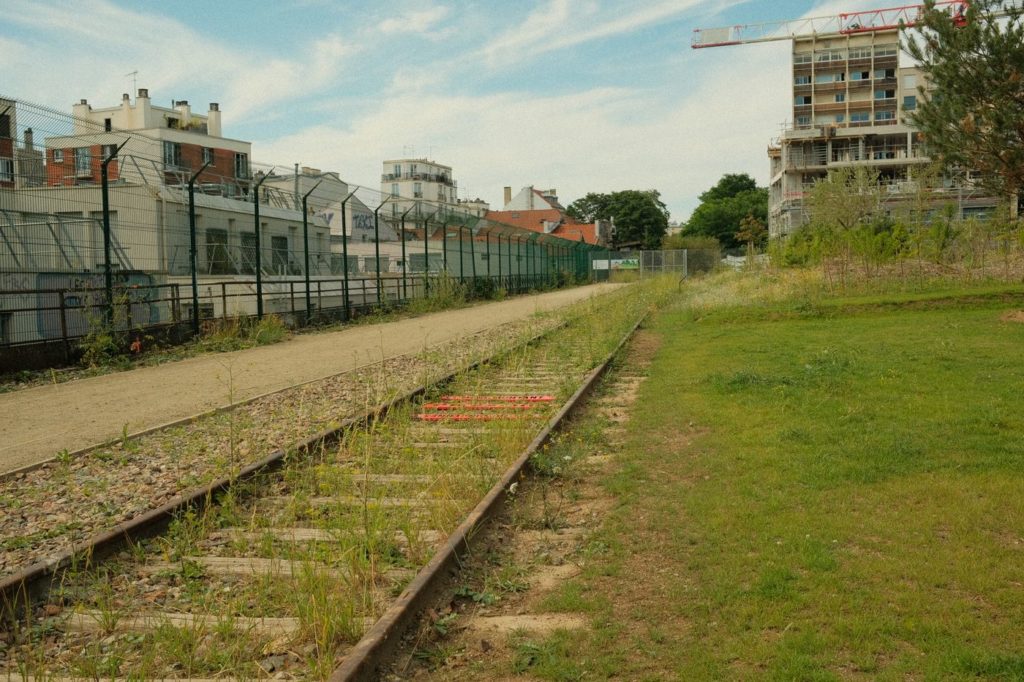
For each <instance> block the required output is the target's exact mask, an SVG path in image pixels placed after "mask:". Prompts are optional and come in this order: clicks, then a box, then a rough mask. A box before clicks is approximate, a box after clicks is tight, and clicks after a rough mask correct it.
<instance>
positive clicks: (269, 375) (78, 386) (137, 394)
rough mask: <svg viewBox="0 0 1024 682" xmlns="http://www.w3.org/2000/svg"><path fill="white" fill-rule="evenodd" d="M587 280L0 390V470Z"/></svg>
mask: <svg viewBox="0 0 1024 682" xmlns="http://www.w3.org/2000/svg"><path fill="white" fill-rule="evenodd" d="M617 286H618V285H608V284H604V285H591V286H586V287H577V288H573V289H567V290H563V291H555V292H551V293H546V294H539V295H536V296H527V297H519V298H514V299H511V300H508V301H501V302H497V303H487V304H483V305H477V306H473V307H469V308H463V309H460V310H451V311H445V312H441V313H432V314H429V315H423V316H420V317H414V318H410V319H405V320H399V321H396V322H388V323H384V324H375V325H365V326H364V325H359V326H353V327H349V328H346V329H343V330H341V331H337V332H330V333H324V334H307V335H300V336H296V337H294V338H292V339H290V340H288V341H286V342H284V343H280V344H275V345H272V346H264V347H262V348H253V349H249V350H244V351H237V352H234V353H218V354H213V355H205V356H201V357H197V358H191V359H188V360H183V361H181V362H176V363H170V364H166V365H159V366H155V367H144V368H140V369H136V370H132V371H128V372H120V373H116V374H108V375H105V376H99V377H91V378H88V379H82V380H79V381H71V382H67V383H64V384H56V385H51V386H38V387H35V388H29V389H25V390H23V391H15V392H12V393H7V394H2V395H0V474H2V473H5V472H8V471H12V470H14V469H17V468H20V467H24V466H28V465H30V464H35V463H38V462H40V461H43V460H46V459H48V458H50V457H53V456H54V455H55V454H56V453H58V452H60V451H61V450H65V449H66V450H68V451H71V452H74V451H76V450H80V449H82V448H85V447H89V446H92V445H95V444H97V443H101V442H106V441H109V440H111V439H113V438H117V437H120V436H121V435H122V433H123V432H125V431H127V432H128V433H134V432H138V431H142V430H144V429H148V428H151V427H154V426H158V425H160V424H166V423H168V422H171V421H175V420H178V419H182V418H185V417H188V416H191V415H194V414H197V413H201V412H205V411H207V410H210V409H213V408H216V407H219V406H223V405H228V404H231V403H234V402H239V401H243V400H246V399H248V398H252V397H255V396H258V395H263V394H265V393H269V392H271V391H276V390H280V389H283V388H287V387H289V386H294V385H295V384H299V383H302V382H306V381H312V380H315V379H319V378H322V377H326V376H330V375H333V374H338V373H340V372H348V371H351V370H354V369H357V368H359V367H362V366H365V365H368V364H370V363H375V362H380V361H382V360H386V359H389V358H395V357H398V356H401V355H406V354H409V353H417V352H421V351H423V350H425V349H428V348H433V347H436V346H438V345H441V344H444V343H448V342H452V341H455V340H457V339H460V338H464V337H466V336H469V335H471V334H475V333H478V332H481V331H484V330H486V329H491V328H493V327H496V326H498V325H502V324H505V323H509V322H513V321H517V320H523V319H526V318H529V316H530V315H532V314H533V313H535V312H539V311H549V310H555V309H558V308H561V307H564V306H566V305H570V304H572V303H575V302H577V301H580V300H583V299H586V298H590V297H592V296H595V295H600V294H603V293H606V292H608V291H611V290H612V289H614V288H617Z"/></svg>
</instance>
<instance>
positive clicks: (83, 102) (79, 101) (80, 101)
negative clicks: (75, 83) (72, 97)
mask: <svg viewBox="0 0 1024 682" xmlns="http://www.w3.org/2000/svg"><path fill="white" fill-rule="evenodd" d="M78 103H79V104H88V103H89V100H87V99H85V98H82V99H80V100H78Z"/></svg>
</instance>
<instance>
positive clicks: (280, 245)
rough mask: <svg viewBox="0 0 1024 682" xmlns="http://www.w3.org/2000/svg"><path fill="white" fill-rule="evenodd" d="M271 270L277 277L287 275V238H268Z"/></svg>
mask: <svg viewBox="0 0 1024 682" xmlns="http://www.w3.org/2000/svg"><path fill="white" fill-rule="evenodd" d="M270 262H271V269H272V270H273V271H274V272H276V273H277V274H279V275H284V274H287V273H288V237H271V238H270Z"/></svg>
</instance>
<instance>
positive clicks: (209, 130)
mask: <svg viewBox="0 0 1024 682" xmlns="http://www.w3.org/2000/svg"><path fill="white" fill-rule="evenodd" d="M206 134H207V135H210V136H211V137H220V136H221V128H220V105H219V104H217V103H216V102H210V110H209V111H208V112H206Z"/></svg>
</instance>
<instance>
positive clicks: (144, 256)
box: [0, 90, 597, 370]
mask: <svg viewBox="0 0 1024 682" xmlns="http://www.w3.org/2000/svg"><path fill="white" fill-rule="evenodd" d="M144 94H146V98H147V100H148V93H145V91H144V90H140V91H139V97H138V98H137V99H136V104H135V105H132V103H131V102H130V100H129V98H128V96H127V95H125V99H124V101H123V102H122V106H121V107H114V108H111V109H109V110H107V109H103V110H93V109H92V108H91V107H89V106H88V105H87V104H86V103H85V102H84V101H83V102H82V103H81V105H76V106H75V108H74V112H73V114H74V115H68V114H66V113H60V112H57V111H54V110H51V109H48V108H46V107H42V106H38V105H35V104H32V103H28V102H24V101H19V100H15V99H11V98H4V97H0V370H4V369H13V368H17V367H18V366H19V364H18V363H19V361H17V360H16V359H12V358H15V355H19V354H17V353H14V349H15V348H16V347H19V346H41V347H43V348H44V350H43V351H40V353H41V354H42V355H45V356H47V358H44V359H43V360H36V361H33V364H37V365H38V364H52V363H54V362H59V361H70V360H72V359H73V358H74V356H75V354H76V347H77V339H79V338H80V337H82V336H84V335H86V334H88V333H89V332H90V331H94V330H97V329H108V330H111V331H115V332H118V333H119V336H120V337H122V338H125V339H128V337H130V336H132V333H135V332H140V333H141V332H145V333H147V334H156V333H160V334H163V335H165V336H166V337H168V338H169V339H173V340H179V339H183V338H187V337H189V336H192V335H195V334H198V333H199V332H200V328H201V325H202V324H203V323H204V322H205V321H207V320H213V319H219V318H228V317H236V316H249V315H254V316H263V315H266V314H270V313H274V314H277V315H280V316H281V317H283V318H284V319H285V321H286V322H287V323H288V324H290V325H294V326H298V325H304V324H309V323H314V322H322V321H329V320H346V319H348V318H350V317H351V316H352V315H354V314H356V313H358V312H359V311H362V310H366V309H368V308H375V307H380V306H387V305H396V304H400V303H402V302H404V301H407V300H410V299H413V298H417V297H423V296H426V295H429V294H430V292H431V291H432V290H440V289H439V285H440V280H458V281H459V282H460V283H461V284H462V285H463V286H464V289H465V291H466V292H467V293H468V295H470V296H473V295H478V296H486V295H490V294H491V293H493V292H496V291H498V290H505V291H507V292H510V293H517V292H524V291H528V290H531V289H537V288H541V287H549V286H557V285H559V284H562V283H565V282H568V281H583V280H585V279H587V278H588V276H589V268H588V264H589V261H590V259H589V253H590V252H591V251H595V250H596V248H597V247H594V246H591V245H588V244H584V243H581V242H575V241H569V240H565V239H561V238H558V237H554V236H552V235H547V234H541V233H537V232H531V231H527V230H522V229H518V228H515V227H512V226H509V225H503V224H501V223H497V222H494V221H491V220H487V219H486V218H483V217H480V216H479V215H478V214H476V213H474V212H473V211H470V210H467V209H465V208H463V207H461V206H459V205H457V204H451V203H443V202H436V201H429V200H426V199H422V198H414V199H412V200H410V199H408V198H402V199H400V198H399V197H396V196H394V195H392V194H385V193H382V192H381V191H380V190H378V189H372V188H368V187H362V186H358V185H353V184H350V183H347V182H345V181H344V180H343V179H342V178H341V177H340V176H339V175H338V174H337V173H333V172H327V173H324V172H320V171H318V170H315V169H308V168H298V167H297V166H294V165H288V164H284V165H271V164H265V163H257V162H254V161H252V160H251V158H250V147H249V144H248V143H246V142H240V141H237V140H231V139H228V138H224V137H220V124H219V110H217V108H216V105H211V110H210V113H209V114H208V116H206V117H195V116H191V115H189V108H188V106H187V102H179V103H176V105H175V107H176V108H175V109H160V108H158V107H154V108H151V109H150V108H147V109H146V111H163V112H164V113H163V114H162V118H160V119H159V120H155V121H149V122H146V121H141V122H137V123H139V125H132V126H130V127H132V128H133V130H130V131H127V130H121V129H118V127H117V125H115V122H118V121H123V120H126V119H125V117H130V116H136V117H138V116H141V115H142V114H140V113H139V112H140V111H142V110H143V108H142V107H140V106H139V103H140V102H141V101H142V100H143V95H144ZM167 112H171V114H173V115H169V114H168V113H167ZM176 112H180V115H178V113H176ZM126 127H127V126H126ZM139 127H142V128H144V130H143V131H142V132H139V131H136V130H134V128H139ZM33 352H34V351H33ZM20 356H24V353H21V354H20ZM26 362H27V361H26Z"/></svg>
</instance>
